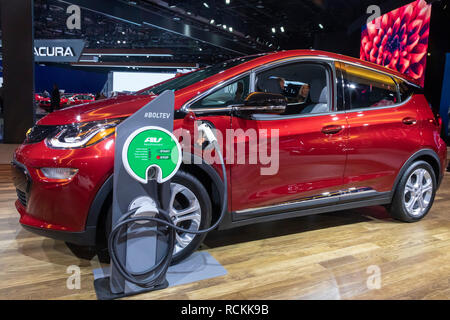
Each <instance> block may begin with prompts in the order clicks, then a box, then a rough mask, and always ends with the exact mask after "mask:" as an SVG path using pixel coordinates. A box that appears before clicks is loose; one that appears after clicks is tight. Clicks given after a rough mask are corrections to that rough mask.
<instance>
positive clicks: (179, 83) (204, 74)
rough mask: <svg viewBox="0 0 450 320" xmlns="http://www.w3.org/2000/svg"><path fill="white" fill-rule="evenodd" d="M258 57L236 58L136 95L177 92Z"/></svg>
mask: <svg viewBox="0 0 450 320" xmlns="http://www.w3.org/2000/svg"><path fill="white" fill-rule="evenodd" d="M260 56H261V55H252V56H248V57H243V58H237V59H233V60H228V61H225V62H221V63H218V64H216V65H213V66H210V67H206V68H203V69H199V70H197V71H194V72H191V73H188V74H186V75H184V76H180V77H176V78H174V79H172V80H169V81H166V82H163V83H161V84H160V85H155V86H153V87H150V88H147V89H144V90H141V91H138V92H137V94H143V95H146V94H152V93H153V94H160V93H162V92H164V91H165V90H174V91H177V90H180V89H183V88H186V87H188V86H190V85H192V84H194V83H196V82H199V81H201V80H204V79H206V78H209V77H211V76H213V75H215V74H218V73H220V72H223V71H225V70H227V69H230V68H232V67H235V66H237V65H240V64H242V63H244V62H247V61H250V60H253V59H255V58H258V57H260Z"/></svg>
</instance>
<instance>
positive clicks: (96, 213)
mask: <svg viewBox="0 0 450 320" xmlns="http://www.w3.org/2000/svg"><path fill="white" fill-rule="evenodd" d="M185 157H190V158H191V164H184V163H182V167H183V166H195V167H197V168H198V169H200V170H201V171H202V172H204V173H205V174H206V175H208V177H209V178H210V179H211V180H212V181H213V183H214V185H215V186H216V188H217V191H218V192H219V194H223V191H224V185H223V181H222V179H221V177H220V175H219V173H218V172H217V171H216V170H215V169H214V168H213V167H212V166H211V165H209V164H207V163H206V162H205V161H204V160H203V159H201V158H200V157H198V156H196V155H193V154H184V155H183V158H185ZM194 161H195V162H194ZM182 167H181V169H182ZM113 178H114V175H113V174H111V175H110V176H109V177H108V178H107V179H106V181H105V182H104V183H103V185H102V186H101V187H100V189H99V191H98V192H97V194H96V195H95V198H94V200H93V201H92V204H91V207H90V209H89V213H88V217H87V220H86V228H88V227H96V226H97V224H98V222H99V221H98V219H99V217H100V213H101V210H102V207H103V205H104V203H105V201H106V199H107V198H108V196H109V195H110V194H111V192H112V191H113ZM220 204H221V203H220ZM227 216H228V215H227ZM224 220H226V219H224Z"/></svg>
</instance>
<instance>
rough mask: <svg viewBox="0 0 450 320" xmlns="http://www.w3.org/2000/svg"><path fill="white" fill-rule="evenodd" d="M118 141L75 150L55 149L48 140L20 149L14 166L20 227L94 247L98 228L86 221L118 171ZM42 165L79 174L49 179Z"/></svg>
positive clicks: (105, 141) (107, 140)
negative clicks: (100, 192)
mask: <svg viewBox="0 0 450 320" xmlns="http://www.w3.org/2000/svg"><path fill="white" fill-rule="evenodd" d="M113 142H114V141H113V139H106V140H104V141H101V142H100V143H98V144H95V145H93V146H91V147H88V148H83V149H72V150H55V149H50V148H48V147H47V146H46V145H45V142H40V143H35V144H28V145H22V146H20V147H19V148H18V149H17V150H16V152H15V155H14V161H13V163H12V168H13V172H14V174H13V177H14V184H15V186H16V189H17V194H18V200H17V201H16V209H17V211H18V212H19V214H20V220H19V222H20V223H21V225H22V226H23V227H24V228H25V229H27V230H30V231H32V232H34V233H37V234H40V235H43V236H47V237H50V238H54V239H59V240H64V241H67V242H71V243H75V244H80V245H94V244H95V242H96V224H95V223H94V224H92V223H91V224H89V225H88V224H87V221H88V217H89V215H90V214H91V211H92V210H91V208H92V207H93V201H94V199H95V197H96V194H97V192H98V191H99V189H100V187H101V186H102V185H103V183H104V182H105V180H106V179H107V178H108V177H109V176H110V175H111V173H112V171H113V166H114V163H113V161H114V157H113V154H114V143H113ZM43 167H64V168H76V169H78V172H77V174H76V175H75V176H74V177H73V178H72V179H71V180H67V181H60V180H50V179H48V178H46V177H45V176H44V175H43V174H42V172H41V171H40V168H43ZM21 172H22V173H21ZM97 207H98V205H97Z"/></svg>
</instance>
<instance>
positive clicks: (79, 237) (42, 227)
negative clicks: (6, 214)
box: [16, 200, 97, 246]
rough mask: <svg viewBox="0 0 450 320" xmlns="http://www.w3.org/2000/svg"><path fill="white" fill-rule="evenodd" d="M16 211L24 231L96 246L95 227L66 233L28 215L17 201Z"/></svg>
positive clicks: (57, 227) (82, 244)
mask: <svg viewBox="0 0 450 320" xmlns="http://www.w3.org/2000/svg"><path fill="white" fill-rule="evenodd" d="M16 209H17V211H19V214H20V220H19V222H20V224H21V225H22V227H23V228H24V229H25V230H28V231H30V232H33V233H35V234H38V235H40V236H44V237H47V238H52V239H55V240H62V241H65V242H70V243H74V244H78V245H81V246H94V245H95V244H96V234H97V230H96V229H97V228H96V227H95V226H86V228H85V230H83V231H79V232H74V231H66V230H64V229H63V228H61V226H54V225H51V224H49V223H46V222H45V221H40V220H37V219H35V218H33V217H32V216H30V215H28V214H27V213H26V210H25V207H24V206H23V205H22V204H21V203H20V201H19V200H17V201H16ZM59 228H60V229H59Z"/></svg>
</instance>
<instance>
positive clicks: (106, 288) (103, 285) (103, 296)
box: [94, 277, 169, 300]
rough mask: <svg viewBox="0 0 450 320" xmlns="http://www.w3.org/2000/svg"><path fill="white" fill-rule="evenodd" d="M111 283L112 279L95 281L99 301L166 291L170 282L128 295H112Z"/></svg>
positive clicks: (165, 281) (105, 278) (106, 278)
mask: <svg viewBox="0 0 450 320" xmlns="http://www.w3.org/2000/svg"><path fill="white" fill-rule="evenodd" d="M109 282H110V277H104V278H98V279H95V280H94V289H95V294H96V295H97V299H98V300H114V299H119V298H125V297H130V296H134V295H136V294H141V293H145V292H150V291H156V290H161V289H165V288H167V287H168V286H169V282H168V281H167V280H164V282H163V283H162V284H160V285H158V286H155V287H152V288H142V290H138V291H132V292H128V293H112V292H111V288H110V284H109Z"/></svg>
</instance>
